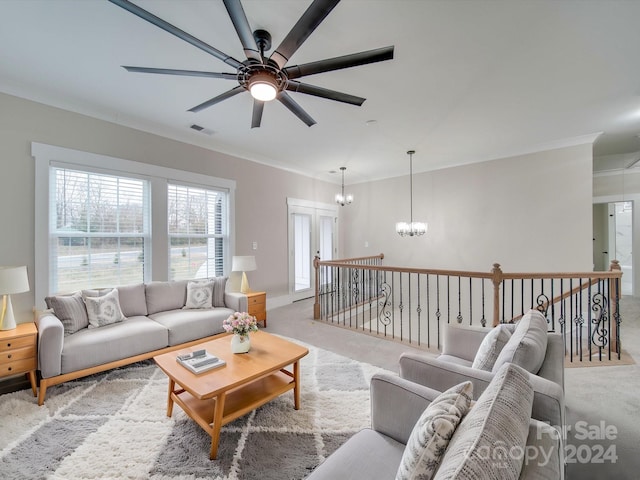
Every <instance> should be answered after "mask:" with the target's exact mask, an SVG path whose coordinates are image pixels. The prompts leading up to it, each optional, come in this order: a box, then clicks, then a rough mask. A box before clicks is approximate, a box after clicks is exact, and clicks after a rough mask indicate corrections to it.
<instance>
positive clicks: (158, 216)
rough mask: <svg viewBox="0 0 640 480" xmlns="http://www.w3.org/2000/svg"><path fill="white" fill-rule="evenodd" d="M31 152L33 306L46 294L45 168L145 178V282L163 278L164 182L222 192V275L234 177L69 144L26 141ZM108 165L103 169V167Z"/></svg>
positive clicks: (230, 239) (230, 242)
mask: <svg viewBox="0 0 640 480" xmlns="http://www.w3.org/2000/svg"><path fill="white" fill-rule="evenodd" d="M31 155H32V156H33V157H34V160H35V209H34V210H35V212H34V218H35V226H34V227H35V245H34V248H35V271H36V275H35V279H34V293H35V299H36V302H35V303H36V307H37V308H43V307H44V298H45V297H46V296H47V295H49V294H50V293H55V292H50V278H51V277H50V276H51V271H50V268H49V265H50V262H49V260H50V259H49V254H50V239H51V235H50V233H51V232H50V221H49V208H50V205H49V193H50V183H49V182H50V172H51V168H50V167H51V166H56V167H63V168H70V169H74V170H80V171H82V170H89V169H90V170H91V171H94V172H96V173H105V174H108V175H116V176H132V177H136V176H138V177H142V178H145V179H148V180H149V182H150V196H151V198H150V206H151V215H150V218H149V221H150V224H151V230H150V235H151V239H152V241H151V242H150V245H149V256H150V258H151V261H150V262H149V263H148V264H146V265H145V282H148V281H151V280H168V279H169V229H168V215H167V212H168V201H167V186H168V184H169V183H183V184H184V183H186V184H190V185H192V186H194V187H201V188H207V189H214V190H218V191H222V192H227V195H228V197H227V202H226V204H227V212H226V219H227V234H228V235H227V241H226V243H225V247H226V251H225V255H224V257H225V258H224V270H225V275H228V273H229V272H228V268H229V265H231V258H232V256H233V255H234V253H235V252H234V245H235V241H234V238H235V221H234V219H235V190H236V182H235V180H230V179H225V178H220V177H214V176H210V175H206V174H201V173H194V172H188V171H185V170H178V169H174V168H168V167H163V166H159V165H154V164H147V163H142V162H136V161H132V160H125V159H122V158H116V157H110V156H107V155H100V154H96V153H90V152H83V151H80V150H74V149H70V148H64V147H57V146H53V145H47V144H44V143H38V142H32V143H31ZM105 165H108V168H105V167H104V166H105Z"/></svg>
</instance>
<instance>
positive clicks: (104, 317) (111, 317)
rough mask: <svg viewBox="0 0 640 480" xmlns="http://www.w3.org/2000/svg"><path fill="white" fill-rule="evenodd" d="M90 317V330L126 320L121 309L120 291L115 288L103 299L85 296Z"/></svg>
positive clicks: (102, 297)
mask: <svg viewBox="0 0 640 480" xmlns="http://www.w3.org/2000/svg"><path fill="white" fill-rule="evenodd" d="M84 303H85V305H86V306H87V314H88V316H89V328H98V327H104V326H105V325H111V324H112V323H117V322H121V321H123V320H125V319H126V317H125V316H124V315H123V314H122V309H121V308H120V299H119V297H118V289H117V288H114V289H113V290H111V291H110V292H109V293H107V294H106V295H103V296H101V297H93V296H88V295H85V296H84Z"/></svg>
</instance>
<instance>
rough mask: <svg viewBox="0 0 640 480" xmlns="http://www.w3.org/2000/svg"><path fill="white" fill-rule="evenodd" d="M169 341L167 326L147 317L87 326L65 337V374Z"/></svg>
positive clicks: (62, 367)
mask: <svg viewBox="0 0 640 480" xmlns="http://www.w3.org/2000/svg"><path fill="white" fill-rule="evenodd" d="M167 345H168V332H167V329H166V328H164V327H163V326H162V325H159V324H158V323H157V322H154V321H153V320H151V319H149V318H147V317H131V318H127V319H126V320H123V321H122V322H118V323H113V324H111V325H106V326H104V327H101V328H91V329H89V328H85V329H84V330H81V331H79V332H77V333H76V334H74V335H69V336H68V337H66V338H65V339H64V345H63V348H62V355H61V360H60V362H61V372H60V373H62V374H65V373H69V372H75V371H77V370H81V369H83V368H89V367H95V366H96V365H102V364H104V363H108V362H113V361H116V360H121V359H123V358H128V357H132V356H134V355H140V354H143V353H147V352H151V351H153V350H158V349H160V348H164V347H166V346H167Z"/></svg>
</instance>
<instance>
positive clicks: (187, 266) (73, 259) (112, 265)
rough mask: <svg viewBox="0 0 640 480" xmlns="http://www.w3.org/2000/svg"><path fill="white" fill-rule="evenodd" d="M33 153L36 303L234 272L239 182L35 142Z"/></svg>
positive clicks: (42, 305) (38, 305)
mask: <svg viewBox="0 0 640 480" xmlns="http://www.w3.org/2000/svg"><path fill="white" fill-rule="evenodd" d="M31 152H32V155H33V157H34V159H35V167H36V168H35V267H36V272H37V275H35V278H34V284H35V285H34V287H35V288H34V289H35V295H36V306H37V308H43V307H44V298H45V297H46V296H47V295H52V294H56V293H62V292H69V291H75V290H80V289H85V288H100V287H110V286H117V285H126V284H135V283H140V282H150V281H152V280H174V279H175V280H178V279H185V278H195V277H211V276H214V275H215V276H217V275H227V274H228V271H227V269H228V265H229V262H230V259H231V256H232V255H233V251H232V248H231V247H230V245H233V242H231V240H230V238H231V237H232V234H233V228H232V225H231V224H230V219H231V218H233V211H234V191H235V181H233V180H227V179H224V178H218V177H212V176H210V175H203V174H199V173H193V172H187V171H183V170H178V169H174V168H166V167H161V166H158V165H151V164H147V163H139V162H132V161H130V160H124V159H121V158H114V157H108V156H105V155H98V154H94V153H89V152H82V151H79V150H72V149H68V148H62V147H55V146H52V145H46V144H42V143H36V142H33V143H32V144H31ZM168 252H169V253H168Z"/></svg>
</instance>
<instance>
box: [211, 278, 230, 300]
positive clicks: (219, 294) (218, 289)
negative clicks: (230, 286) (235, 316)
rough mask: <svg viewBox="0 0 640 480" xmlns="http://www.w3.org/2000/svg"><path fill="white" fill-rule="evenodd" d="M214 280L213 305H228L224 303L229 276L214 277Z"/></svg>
mask: <svg viewBox="0 0 640 480" xmlns="http://www.w3.org/2000/svg"><path fill="white" fill-rule="evenodd" d="M213 281H214V285H213V306H214V307H226V306H227V305H226V304H225V303H224V291H225V289H226V288H227V277H214V278H213Z"/></svg>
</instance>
